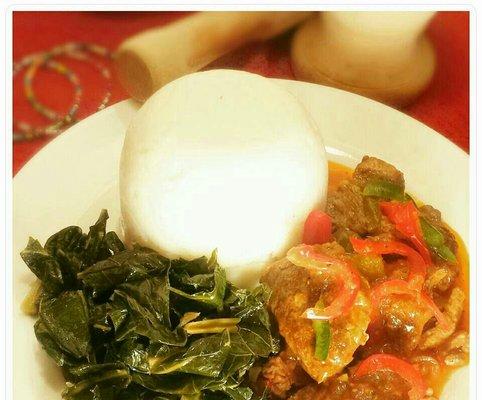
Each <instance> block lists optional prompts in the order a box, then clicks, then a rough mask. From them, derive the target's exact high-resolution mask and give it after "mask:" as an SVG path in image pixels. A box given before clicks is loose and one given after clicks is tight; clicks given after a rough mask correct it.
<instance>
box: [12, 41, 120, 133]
mask: <svg viewBox="0 0 482 400" xmlns="http://www.w3.org/2000/svg"><path fill="white" fill-rule="evenodd" d="M89 54H93V55H96V56H99V57H102V58H106V59H110V58H111V53H110V51H109V50H107V49H106V48H104V47H101V46H98V45H95V44H90V43H66V44H64V45H61V46H57V47H54V48H53V49H52V50H50V51H47V52H43V53H36V54H32V55H29V56H26V57H24V58H23V59H22V60H21V61H19V62H16V63H14V66H13V76H14V77H15V75H17V74H18V73H19V72H20V71H22V70H23V69H25V68H28V69H27V71H26V72H25V76H24V79H23V84H24V94H25V97H26V99H27V101H28V102H29V104H30V105H31V106H32V107H33V108H34V109H35V110H36V111H37V112H39V113H40V114H42V115H43V116H45V117H46V118H48V119H49V120H51V121H52V123H50V124H48V125H46V126H41V127H35V126H33V125H31V124H29V123H27V122H25V121H14V122H13V126H14V133H13V139H14V140H15V141H21V140H32V139H35V138H38V137H42V136H49V135H56V134H59V133H60V132H61V131H62V130H64V129H65V128H67V127H68V126H70V125H72V124H73V123H75V122H76V121H77V119H76V114H77V111H78V110H79V107H80V101H81V98H82V93H83V91H82V86H81V84H80V80H79V78H78V76H77V74H75V72H74V71H72V70H71V69H70V68H68V67H66V66H65V65H64V64H62V63H60V62H58V61H55V60H54V59H53V58H55V57H59V56H66V57H70V58H73V59H76V60H78V61H84V62H89V63H91V64H92V65H94V67H95V68H96V69H97V70H98V72H99V73H100V75H101V76H102V77H103V78H104V79H105V81H106V82H107V88H106V92H105V94H104V96H103V97H102V100H101V102H100V103H99V105H98V107H97V110H102V109H103V108H105V107H106V105H107V104H108V103H109V100H110V97H111V94H112V76H111V72H110V70H109V68H107V67H106V66H105V65H104V64H102V63H99V62H97V61H96V60H95V59H93V58H92V57H90V56H89ZM39 68H47V69H50V70H52V71H54V72H56V73H58V74H60V75H62V76H64V77H65V78H66V79H67V80H68V81H69V82H70V83H71V85H72V87H73V89H74V99H73V102H72V105H71V106H70V108H69V110H68V111H67V113H66V114H65V115H59V114H58V113H57V112H56V111H54V110H52V109H50V108H49V107H47V106H45V105H44V104H42V103H41V102H40V101H39V100H38V98H37V96H36V95H35V92H34V89H33V80H34V78H35V75H36V73H37V72H38V70H39Z"/></svg>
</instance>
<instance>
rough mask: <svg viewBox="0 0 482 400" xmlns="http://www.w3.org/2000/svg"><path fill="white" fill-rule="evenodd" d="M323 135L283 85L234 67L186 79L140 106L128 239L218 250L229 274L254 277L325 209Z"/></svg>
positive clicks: (243, 279)
mask: <svg viewBox="0 0 482 400" xmlns="http://www.w3.org/2000/svg"><path fill="white" fill-rule="evenodd" d="M327 180H328V165H327V160H326V154H325V149H324V146H323V141H322V137H321V134H320V132H319V130H318V128H317V126H316V125H315V124H314V122H313V121H312V119H311V118H310V116H309V115H308V113H307V111H306V110H305V109H304V107H303V106H302V105H301V104H300V103H299V102H298V100H297V99H296V98H295V97H294V96H293V95H292V94H291V93H289V92H288V91H286V90H285V89H283V88H282V87H281V86H279V85H278V84H277V83H275V82H273V81H270V80H269V79H266V78H263V77H261V76H258V75H255V74H250V73H247V72H241V71H233V70H213V71H207V72H199V73H195V74H191V75H187V76H184V77H182V78H180V79H177V80H176V81H174V82H171V83H169V84H168V85H166V86H165V87H163V88H162V89H160V90H159V91H157V92H156V93H155V94H154V95H153V96H152V97H151V98H149V99H148V100H147V102H146V103H145V104H144V105H143V106H142V107H141V108H140V110H139V111H138V113H137V114H136V116H135V117H134V119H133V121H132V123H131V125H130V127H129V129H128V131H127V135H126V138H125V142H124V148H123V151H122V158H121V164H120V198H121V210H122V218H123V224H124V229H125V233H126V238H127V239H128V240H129V241H131V242H135V243H139V244H141V245H144V246H147V247H150V248H152V249H155V250H157V251H159V252H160V253H161V254H163V255H165V256H167V257H170V258H177V257H183V258H186V259H192V258H195V257H199V256H202V255H206V256H209V255H210V254H211V252H212V251H213V250H214V249H217V250H218V260H219V263H220V264H221V265H222V266H224V267H225V268H226V271H227V275H228V279H230V280H231V281H233V282H234V283H235V284H237V285H240V286H250V285H252V284H254V283H256V282H257V280H258V278H259V275H260V273H261V270H262V268H263V267H264V266H265V265H266V264H267V263H268V262H270V261H272V260H274V259H276V258H277V257H281V256H284V254H285V252H286V251H287V250H288V249H289V248H290V247H291V246H293V245H295V244H296V243H299V241H300V240H301V234H302V229H303V223H304V220H305V218H306V216H307V215H308V213H309V212H310V211H311V210H313V209H315V208H323V207H324V205H325V199H326V191H327Z"/></svg>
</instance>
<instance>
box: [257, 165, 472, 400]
mask: <svg viewBox="0 0 482 400" xmlns="http://www.w3.org/2000/svg"><path fill="white" fill-rule="evenodd" d="M404 189H405V181H404V177H403V174H402V173H401V172H400V171H398V170H397V169H396V168H395V167H394V166H392V165H390V164H388V163H385V162H384V161H382V160H378V159H376V158H373V157H364V159H363V160H362V162H361V163H360V164H359V165H358V166H357V168H356V169H355V171H353V170H351V169H350V168H347V167H345V166H342V165H339V164H336V163H333V162H330V164H329V187H328V204H327V208H326V213H327V214H328V215H329V216H330V217H331V219H332V222H333V227H332V240H331V241H330V242H328V243H324V244H322V245H313V246H305V245H301V246H298V248H294V249H292V250H290V251H289V252H288V256H287V257H286V258H285V259H283V260H281V261H279V262H277V263H275V264H274V265H272V266H271V267H270V268H268V270H267V271H266V272H265V274H264V275H263V277H262V279H261V281H262V282H263V283H265V284H267V285H268V286H269V287H270V288H271V289H272V291H273V294H272V298H271V300H270V310H271V312H272V314H273V316H274V318H275V319H276V321H277V323H278V328H279V332H280V335H281V337H282V351H281V352H280V353H279V354H278V355H277V356H273V357H271V358H270V359H269V360H268V362H267V363H266V364H265V365H264V367H263V370H262V372H261V374H260V377H259V378H258V385H259V388H261V389H262V390H265V392H268V393H269V396H271V398H272V399H290V400H322V399H340V400H342V399H343V400H348V399H354V400H387V399H390V400H392V399H393V400H402V399H410V400H421V399H424V400H425V399H438V398H439V396H440V393H441V391H442V389H443V386H444V384H445V382H446V381H447V379H448V377H449V375H450V374H451V372H453V371H454V370H455V369H457V368H459V367H461V366H464V365H466V364H467V363H468V359H469V355H468V330H469V318H468V256H467V252H466V250H465V247H464V244H463V242H462V240H461V239H460V237H459V236H458V235H457V234H456V233H455V232H454V231H453V230H452V229H451V228H450V227H448V226H447V225H446V224H445V223H444V222H443V219H442V217H443V216H441V215H440V212H438V211H437V210H436V209H435V208H433V207H431V206H425V205H422V204H419V202H415V201H414V200H413V199H412V197H410V196H409V194H407V193H405V191H404ZM434 206H436V205H434ZM413 218H416V221H417V224H418V223H419V224H420V225H418V226H419V228H417V229H418V231H417V230H416V229H415V228H413V227H414V226H415V225H413V224H412V225H410V219H412V220H411V222H412V223H413V221H414V219H413ZM410 228H412V230H410ZM414 232H415V233H414ZM417 232H418V236H417ZM357 240H358V241H357ZM380 243H381V244H382V246H385V247H383V248H381V247H380ZM367 249H368V250H370V251H367ZM377 249H378V250H377ZM380 249H381V250H380ZM377 251H378V253H377ZM310 252H311V253H310ZM310 257H312V258H311V259H310ZM317 257H318V258H317ZM422 259H423V260H422ZM316 260H318V261H320V260H322V261H323V262H324V263H325V265H326V263H328V264H329V265H330V268H332V269H333V268H335V269H336V270H337V271H339V273H340V274H341V275H340V276H342V278H341V280H339V281H338V282H337V281H336V279H334V277H335V278H336V273H335V275H333V274H331V275H330V273H323V272H327V271H329V270H328V269H326V268H325V269H323V268H324V267H323V263H322V262H321V261H320V262H319V263H318V264H317V261H316ZM336 260H340V265H341V266H340V265H337V261H336ZM330 263H331V264H330ZM417 263H418V264H417ZM315 264H316V265H317V268H319V269H318V270H317V269H316V268H315V267H314V266H316V265H315ZM421 264H422V266H420V265H421ZM417 265H418V267H416V266H417ZM347 268H348V269H347ZM349 268H353V269H356V270H357V273H356V275H357V276H358V277H359V279H360V281H359V286H357V284H356V280H353V279H352V278H353V276H355V275H353V276H352V277H350V275H349V274H348V275H346V274H345V275H343V273H345V272H346V271H349ZM417 268H418V269H417ZM340 271H341V272H340ZM343 271H345V272H343ZM350 284H352V286H350ZM354 288H358V289H357V290H355V289H354ZM343 290H345V292H343ZM350 290H352V292H350ZM350 293H352V294H354V293H356V298H355V300H353V299H352V302H351V303H350V306H349V308H345V309H342V308H340V309H339V310H338V311H339V312H338V313H336V314H332V315H331V317H330V316H328V317H327V315H328V314H329V310H330V312H331V311H333V310H334V309H335V306H334V304H338V303H337V302H338V301H339V300H340V299H341V298H342V297H343V295H346V297H344V298H345V299H348V298H349V294H350ZM328 305H330V306H329V307H327V306H328ZM307 309H308V310H314V311H312V314H313V313H314V314H315V315H316V314H317V313H318V317H320V316H321V317H323V318H322V319H320V320H312V319H309V318H308V317H307V315H308V311H306V310H307ZM324 313H325V314H327V315H325V314H324ZM312 317H313V315H312ZM321 317H320V318H321ZM325 317H326V318H325Z"/></svg>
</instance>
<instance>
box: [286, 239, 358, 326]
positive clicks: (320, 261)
mask: <svg viewBox="0 0 482 400" xmlns="http://www.w3.org/2000/svg"><path fill="white" fill-rule="evenodd" d="M286 257H287V259H288V260H289V261H290V262H292V263H293V264H295V265H297V266H299V267H303V268H308V269H311V270H315V271H317V272H321V273H326V274H329V275H331V276H332V277H333V278H334V279H335V280H336V282H337V284H338V286H339V288H340V289H339V292H338V294H337V296H336V298H335V299H334V300H333V301H332V302H331V304H330V305H328V306H326V307H324V308H323V309H318V308H308V309H307V310H306V311H305V313H304V314H303V316H304V317H305V318H308V319H313V320H330V319H333V318H336V317H339V316H340V315H343V314H346V313H347V312H348V311H349V310H350V309H351V307H352V306H353V304H354V302H355V300H356V297H357V295H358V291H359V290H360V276H359V274H358V271H357V270H356V269H354V268H352V267H351V266H350V265H349V264H348V263H347V262H345V261H342V260H339V259H337V258H334V257H330V256H327V255H325V254H322V253H319V252H317V251H316V249H315V248H314V247H313V246H309V245H300V246H296V247H293V248H292V249H291V250H289V251H288V254H287V256H286Z"/></svg>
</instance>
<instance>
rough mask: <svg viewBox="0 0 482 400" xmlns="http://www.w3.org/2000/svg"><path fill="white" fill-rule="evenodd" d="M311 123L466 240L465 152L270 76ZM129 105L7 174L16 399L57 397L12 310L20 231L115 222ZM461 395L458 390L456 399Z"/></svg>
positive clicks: (347, 160)
mask: <svg viewBox="0 0 482 400" xmlns="http://www.w3.org/2000/svg"><path fill="white" fill-rule="evenodd" d="M277 82H278V83H279V84H280V85H282V86H284V87H286V88H287V89H289V90H290V91H291V92H293V93H294V94H295V95H296V96H298V98H299V99H300V100H301V101H302V102H303V103H304V104H305V106H306V107H307V109H308V110H309V111H310V112H311V114H312V116H313V118H314V119H315V121H316V122H317V123H318V124H319V126H320V128H321V131H322V134H323V137H324V140H325V144H326V146H327V152H328V154H329V157H330V159H332V160H335V161H338V162H341V163H344V164H346V165H349V166H354V165H356V164H357V163H358V161H359V160H360V159H361V157H362V156H363V155H364V154H370V155H374V156H377V157H380V158H382V159H384V160H386V161H389V162H391V163H393V164H395V165H396V166H397V167H398V168H399V169H400V170H401V171H403V172H404V173H405V178H406V181H407V183H408V185H407V189H408V191H409V192H410V193H413V194H414V195H415V196H416V197H417V198H419V199H420V200H422V201H423V202H425V203H428V204H433V205H435V206H436V207H437V208H438V209H440V211H442V213H443V215H444V217H445V220H446V221H447V222H448V223H449V224H450V225H451V226H452V227H453V228H454V229H455V230H456V231H457V232H459V234H460V235H461V237H462V239H463V240H464V241H465V243H468V238H469V236H468V230H469V206H468V205H469V200H468V199H469V197H468V196H469V160H468V155H467V154H466V153H464V152H463V151H462V150H460V149H459V148H458V147H456V146H455V145H453V144H452V143H451V142H449V141H448V140H447V139H445V138H444V137H443V136H441V135H440V134H438V133H436V132H435V131H433V130H432V129H430V128H428V127H427V126H425V125H423V124H421V123H419V122H417V121H416V120H414V119H412V118H410V117H407V116H406V115H404V114H402V113H400V112H398V111H396V110H394V109H391V108H389V107H387V106H384V105H382V104H380V103H377V102H375V101H372V100H368V99H366V98H364V97H361V96H357V95H354V94H351V93H348V92H344V91H341V90H337V89H332V88H328V87H324V86H318V85H313V84H308V83H302V82H295V81H286V80H277ZM136 109H137V105H136V104H135V103H133V102H131V101H124V102H121V103H118V104H116V105H114V106H112V107H109V108H107V109H106V110H104V111H102V112H99V113H97V114H95V115H93V116H91V117H89V118H87V119H85V120H83V121H82V122H79V123H78V124H77V125H75V126H74V127H72V128H70V129H69V130H68V131H67V132H65V133H63V134H62V135H61V136H60V137H58V138H57V139H56V140H54V141H52V142H51V143H50V144H49V145H48V146H46V147H45V148H44V149H42V150H41V151H40V152H39V153H38V154H37V155H36V156H35V157H33V158H32V160H30V161H29V163H28V164H27V165H26V166H25V167H24V168H23V169H22V170H21V171H20V172H19V173H18V174H17V176H16V177H15V179H14V218H13V223H14V243H13V251H14V393H15V399H17V400H24V399H29V400H45V399H60V393H61V390H62V387H63V383H64V382H63V378H62V376H61V373H60V370H59V369H58V368H57V367H56V366H55V365H54V364H53V362H51V361H50V360H49V359H48V357H47V356H46V355H45V354H44V353H43V351H42V349H41V348H40V346H39V345H38V344H37V341H36V339H35V335H34V333H33V324H34V319H33V318H31V317H27V316H25V315H23V314H22V312H21V311H20V304H21V302H22V299H23V298H24V296H25V294H26V293H27V292H28V288H29V284H30V282H32V280H33V275H32V274H31V273H30V271H29V270H28V269H27V267H26V266H25V265H24V264H23V262H22V260H21V258H20V256H19V252H20V251H21V250H22V249H23V248H24V246H25V245H26V243H27V240H28V237H29V236H32V237H35V238H37V239H39V240H40V241H41V242H42V243H43V242H44V241H45V240H46V239H47V238H48V236H49V235H51V234H52V233H54V232H56V231H57V230H59V229H60V228H63V227H65V226H67V225H73V224H79V225H80V226H82V227H83V228H88V226H89V224H90V223H91V222H93V221H94V220H95V219H96V218H97V216H98V214H99V212H100V210H101V209H102V208H107V209H108V210H109V214H110V216H111V219H110V228H111V229H117V228H118V222H117V221H118V217H119V204H118V203H119V202H118V195H117V175H118V164H119V157H120V151H121V147H122V142H123V138H124V133H125V130H126V128H127V126H128V124H129V121H130V119H131V117H132V116H133V114H134V113H135V111H136ZM464 393H465V395H464ZM466 398H468V368H464V369H462V370H459V371H458V372H457V373H456V374H455V375H454V376H453V377H452V379H451V382H450V383H449V384H448V385H447V387H446V389H445V391H444V394H443V396H442V399H444V400H448V399H466Z"/></svg>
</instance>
